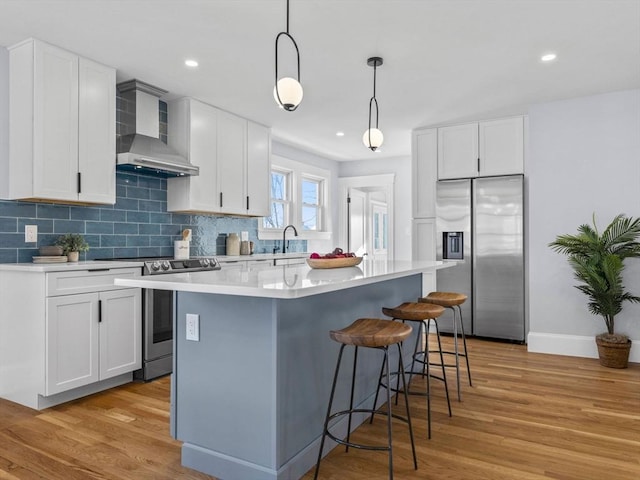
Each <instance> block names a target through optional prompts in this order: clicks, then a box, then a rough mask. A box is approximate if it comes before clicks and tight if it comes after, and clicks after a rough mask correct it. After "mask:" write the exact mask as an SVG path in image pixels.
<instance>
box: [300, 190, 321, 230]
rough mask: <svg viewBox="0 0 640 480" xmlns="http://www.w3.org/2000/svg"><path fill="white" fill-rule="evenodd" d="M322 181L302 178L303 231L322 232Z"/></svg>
mask: <svg viewBox="0 0 640 480" xmlns="http://www.w3.org/2000/svg"><path fill="white" fill-rule="evenodd" d="M322 203H323V202H322V180H317V179H312V178H308V177H303V178H302V229H303V230H315V231H318V230H322V224H321V220H322Z"/></svg>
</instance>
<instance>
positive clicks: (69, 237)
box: [55, 233, 89, 262]
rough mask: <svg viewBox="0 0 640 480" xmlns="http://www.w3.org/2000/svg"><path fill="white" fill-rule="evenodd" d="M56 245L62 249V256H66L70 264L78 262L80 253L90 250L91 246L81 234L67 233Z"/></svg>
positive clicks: (59, 238)
mask: <svg viewBox="0 0 640 480" xmlns="http://www.w3.org/2000/svg"><path fill="white" fill-rule="evenodd" d="M55 244H56V245H58V246H60V247H62V254H63V255H66V256H67V259H68V260H69V261H70V262H77V261H78V258H79V255H80V252H86V251H87V250H89V244H88V243H87V242H86V240H85V239H84V237H83V236H82V235H80V234H79V233H66V234H64V235H61V236H59V237H58V239H57V240H56V243H55Z"/></svg>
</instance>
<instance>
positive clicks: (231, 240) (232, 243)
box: [227, 233, 240, 256]
mask: <svg viewBox="0 0 640 480" xmlns="http://www.w3.org/2000/svg"><path fill="white" fill-rule="evenodd" d="M227 255H228V256H232V255H240V237H239V236H238V234H237V233H230V234H229V235H227Z"/></svg>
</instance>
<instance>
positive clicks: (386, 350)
mask: <svg viewBox="0 0 640 480" xmlns="http://www.w3.org/2000/svg"><path fill="white" fill-rule="evenodd" d="M397 345H398V354H399V358H400V365H399V369H400V372H399V374H400V376H401V377H402V386H403V390H402V391H403V393H404V394H405V395H404V396H405V407H406V411H407V416H406V418H405V417H402V416H400V415H396V414H394V413H392V411H391V388H386V390H387V402H386V403H387V410H386V412H383V411H376V408H375V403H374V406H373V408H372V409H354V408H353V398H354V385H355V378H356V364H357V357H358V347H355V353H354V363H353V373H352V376H351V394H350V400H349V410H344V411H341V412H337V413H334V414H331V408H332V405H333V398H334V395H335V390H336V384H337V380H338V374H339V372H340V362H341V360H342V352H343V350H344V347H345V345H341V347H340V353H339V354H338V363H337V365H336V371H335V374H334V377H333V384H332V386H331V394H330V396H329V406H328V407H327V415H326V417H325V421H324V427H323V432H322V439H321V441H320V451H319V452H318V462H317V463H316V470H315V474H314V477H313V478H314V480H316V479H317V478H318V473H319V471H320V461H321V460H322V451H323V449H324V440H325V437H326V436H329V437H330V438H331V439H332V440H334V441H336V442H337V443H340V444H342V445H345V447H346V451H348V450H349V447H354V448H361V449H366V450H383V451H384V450H386V451H388V452H389V479H390V480H392V479H393V448H392V438H393V437H392V428H391V420H392V417H394V418H397V419H400V420H403V421H405V422H407V424H408V425H409V436H410V438H411V450H412V453H413V465H414V468H415V469H416V470H417V469H418V459H417V456H416V448H415V443H414V438H413V427H412V425H411V412H410V410H409V400H408V395H407V382H406V379H405V374H404V364H403V362H402V346H401V345H400V344H399V343H398V344H397ZM373 348H377V349H380V350H382V351H383V352H384V360H383V367H382V370H381V372H380V377H382V375H383V374H384V373H385V371H386V379H387V385H390V382H391V369H390V366H389V348H388V347H387V346H384V347H373ZM380 380H381V378H380ZM380 386H383V384H382V382H381V381H379V382H378V388H377V390H376V402H377V398H378V392H379V390H380ZM353 413H371V416H372V420H373V415H374V414H375V413H381V414H384V415H387V445H386V446H378V445H362V444H356V443H352V442H351V441H350V436H351V416H352V414H353ZM340 415H348V416H349V419H348V427H347V435H346V439H345V440H341V439H339V438H336V437H335V436H334V435H333V434H332V433H331V432H330V431H329V421H330V420H331V419H333V418H336V417H338V416H340Z"/></svg>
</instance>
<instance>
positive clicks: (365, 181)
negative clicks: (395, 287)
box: [338, 173, 396, 260]
mask: <svg viewBox="0 0 640 480" xmlns="http://www.w3.org/2000/svg"><path fill="white" fill-rule="evenodd" d="M395 178H396V175H395V173H387V174H382V175H366V176H358V177H341V178H338V244H339V245H345V246H346V245H347V228H348V213H347V212H348V204H347V196H348V194H349V189H350V188H357V189H363V188H365V189H366V188H371V187H376V188H379V189H380V190H381V191H384V192H385V194H386V197H387V208H388V225H387V227H388V229H389V231H388V255H387V259H388V260H393V259H394V257H395V252H394V245H395V242H394V237H395V230H394V225H395V223H394V214H393V212H394V184H395ZM365 211H366V212H367V222H369V221H371V212H370V209H369V208H368V205H367V208H366V209H365Z"/></svg>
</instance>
